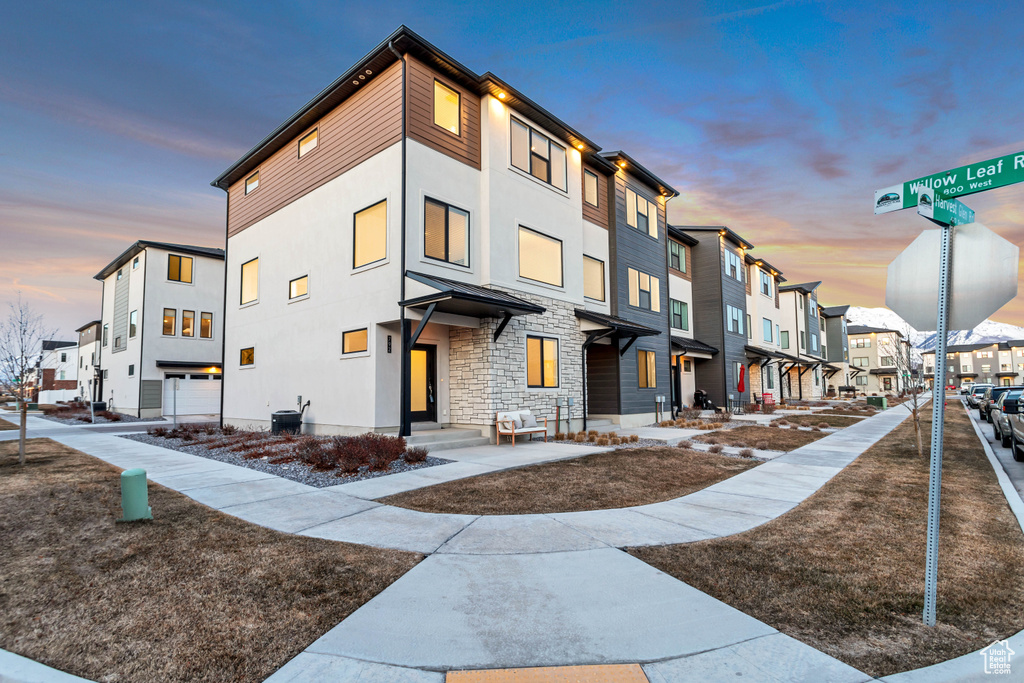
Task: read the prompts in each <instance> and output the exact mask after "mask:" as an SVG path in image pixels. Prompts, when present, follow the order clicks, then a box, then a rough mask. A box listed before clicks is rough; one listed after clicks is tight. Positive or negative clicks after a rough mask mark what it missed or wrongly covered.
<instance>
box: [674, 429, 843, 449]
mask: <svg viewBox="0 0 1024 683" xmlns="http://www.w3.org/2000/svg"><path fill="white" fill-rule="evenodd" d="M815 424H817V423H815ZM823 436H828V432H809V431H805V430H800V429H790V428H789V427H761V426H758V425H744V426H743V427H736V428H735V429H721V430H718V431H714V432H709V433H707V434H700V435H699V436H695V437H694V438H693V440H694V441H703V442H704V443H720V444H722V445H723V446H737V447H739V448H761V447H762V446H764V445H767V447H768V449H769V450H773V451H792V450H794V449H796V448H800V447H801V446H806V445H807V444H809V443H813V442H815V441H817V440H818V439H820V438H822V437H823Z"/></svg>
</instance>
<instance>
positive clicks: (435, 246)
mask: <svg viewBox="0 0 1024 683" xmlns="http://www.w3.org/2000/svg"><path fill="white" fill-rule="evenodd" d="M423 254H424V255H425V256H426V257H427V258H432V259H437V260H438V261H445V262H447V263H454V264H455V265H457V266H468V265H469V212H468V211H463V210H462V209H458V208H456V207H454V206H451V205H450V204H445V203H444V202H439V201H437V200H435V199H427V200H426V201H425V204H424V206H423Z"/></svg>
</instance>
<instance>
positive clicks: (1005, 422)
mask: <svg viewBox="0 0 1024 683" xmlns="http://www.w3.org/2000/svg"><path fill="white" fill-rule="evenodd" d="M1021 396H1024V387H1010V390H1009V391H1004V392H1003V395H1002V396H1000V397H999V398H998V399H996V402H995V403H993V404H992V407H991V408H990V409H989V415H990V416H991V418H992V419H991V420H989V421H990V422H991V423H992V431H993V433H994V434H995V436H996V438H997V439H999V443H1000V444H1002V446H1003V448H1007V447H1009V445H1010V432H1011V426H1010V419H1011V418H1012V417H1013V416H1015V415H1017V413H1018V411H1019V410H1020V403H1019V401H1020V398H1021Z"/></svg>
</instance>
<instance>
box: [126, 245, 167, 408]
mask: <svg viewBox="0 0 1024 683" xmlns="http://www.w3.org/2000/svg"><path fill="white" fill-rule="evenodd" d="M128 272H129V273H130V272H131V271H128ZM128 277H131V275H129V276H128ZM147 279H149V254H148V253H147V254H146V265H145V267H144V268H143V273H142V307H141V308H140V309H139V312H140V313H141V314H142V315H140V316H139V330H138V331H139V332H140V333H141V334H140V335H139V336H140V337H141V339H139V409H138V417H139V418H141V417H142V361H143V359H144V358H145V357H146V356H145V354H144V352H145V350H146V332H145V329H146V280H147ZM129 309H131V307H130V306H129ZM130 315H131V313H129V316H130ZM130 324H131V321H130V320H129V325H130ZM163 396H164V386H163V383H162V382H161V384H160V405H163ZM160 412H161V413H162V412H163V410H161V411H160Z"/></svg>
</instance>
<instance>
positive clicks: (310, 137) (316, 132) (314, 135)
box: [299, 128, 320, 159]
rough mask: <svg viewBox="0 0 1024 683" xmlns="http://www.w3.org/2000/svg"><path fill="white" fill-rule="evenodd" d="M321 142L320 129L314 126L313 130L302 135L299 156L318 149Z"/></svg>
mask: <svg viewBox="0 0 1024 683" xmlns="http://www.w3.org/2000/svg"><path fill="white" fill-rule="evenodd" d="M319 143H320V129H319V128H314V129H313V130H311V131H309V132H308V133H306V134H305V135H304V136H302V139H301V140H299V158H300V159H301V158H302V157H304V156H306V155H307V154H308V153H310V152H312V151H313V150H314V149H316V146H317V145H318V144H319Z"/></svg>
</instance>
